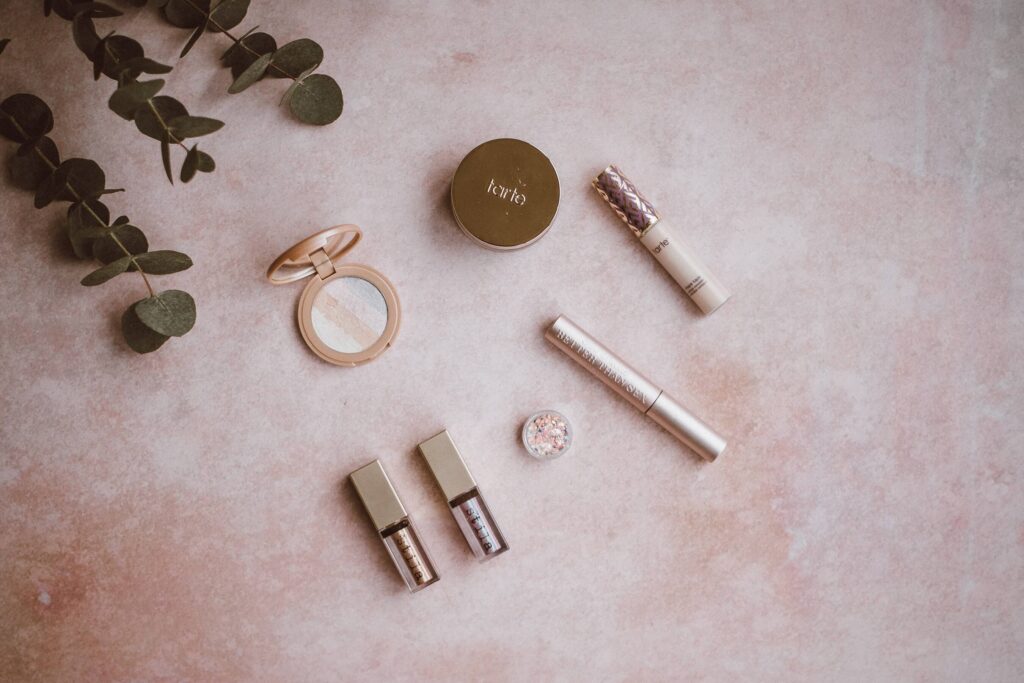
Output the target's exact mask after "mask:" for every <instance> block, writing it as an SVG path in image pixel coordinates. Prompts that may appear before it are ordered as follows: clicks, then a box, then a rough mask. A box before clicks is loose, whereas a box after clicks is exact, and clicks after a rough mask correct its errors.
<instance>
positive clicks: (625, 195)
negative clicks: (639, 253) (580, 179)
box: [593, 166, 661, 237]
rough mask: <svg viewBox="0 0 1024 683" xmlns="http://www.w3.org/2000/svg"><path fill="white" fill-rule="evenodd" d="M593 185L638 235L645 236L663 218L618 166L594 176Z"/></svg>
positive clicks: (610, 167)
mask: <svg viewBox="0 0 1024 683" xmlns="http://www.w3.org/2000/svg"><path fill="white" fill-rule="evenodd" d="M593 185H594V189H595V190H597V192H598V194H600V195H601V196H602V197H604V200H605V201H606V202H608V204H609V206H611V207H612V210H614V211H615V213H616V214H618V216H619V218H621V219H622V220H623V221H624V222H625V223H626V225H628V226H629V229H630V230H632V231H633V233H634V234H635V235H636V236H637V237H643V235H644V233H646V232H647V231H648V230H649V229H650V228H651V226H653V225H654V224H655V223H657V222H658V221H659V220H660V219H661V216H659V215H658V212H657V211H656V210H655V208H654V205H653V204H651V203H650V202H649V201H647V198H646V197H644V196H643V195H642V194H640V190H638V189H636V185H634V184H633V183H631V182H630V181H629V178H627V177H626V176H624V175H623V174H622V171H620V170H619V168H618V167H617V166H609V167H608V168H606V169H604V170H603V171H601V173H600V174H599V175H598V176H597V177H596V178H594V183H593Z"/></svg>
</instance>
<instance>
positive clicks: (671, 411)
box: [544, 315, 726, 461]
mask: <svg viewBox="0 0 1024 683" xmlns="http://www.w3.org/2000/svg"><path fill="white" fill-rule="evenodd" d="M544 337H545V338H546V339H547V340H548V341H549V342H551V343H552V344H554V345H555V346H557V347H558V348H559V349H560V350H561V351H562V352H563V353H565V354H566V355H567V356H569V357H570V358H572V359H573V360H574V361H576V362H577V363H579V364H580V365H582V366H583V367H584V368H586V369H587V371H589V372H590V374H592V375H594V376H595V377H597V378H598V379H600V380H601V381H602V382H604V383H605V384H607V385H608V386H610V387H611V388H612V389H614V390H615V392H616V393H618V394H619V396H622V397H623V398H624V399H626V400H627V401H629V402H630V403H631V404H632V405H633V407H634V408H636V409H637V410H639V411H640V412H642V413H644V414H645V415H647V416H648V417H649V418H651V419H652V420H654V421H655V422H657V423H658V424H659V425H661V426H662V427H663V428H664V429H665V430H666V431H667V432H668V433H669V434H671V435H672V436H674V437H675V438H677V439H679V440H680V441H682V442H683V443H684V444H686V445H687V446H688V447H689V448H691V449H692V450H693V451H694V452H696V453H697V454H699V455H700V456H701V457H702V458H704V459H705V460H708V461H712V460H714V459H715V458H717V457H718V456H719V455H721V454H722V451H724V450H725V446H726V443H725V439H723V438H722V437H721V436H720V435H719V434H718V433H717V432H715V430H714V429H712V428H711V427H709V426H708V425H706V424H705V423H704V422H702V421H701V420H700V419H699V418H698V417H697V416H696V415H694V414H693V413H691V412H690V411H689V410H687V409H686V408H684V407H683V405H682V404H680V403H679V402H678V401H676V400H675V399H674V398H672V397H671V396H669V395H668V394H666V393H665V392H664V391H662V390H661V389H660V388H659V387H658V386H657V385H655V384H654V383H653V382H651V381H650V380H648V379H647V378H646V377H644V376H643V375H641V374H640V373H639V372H637V371H636V370H634V369H633V368H632V366H630V365H629V364H628V363H627V362H626V361H624V360H622V359H621V358H619V357H618V356H616V355H615V354H614V353H612V352H611V351H610V350H609V349H608V348H607V347H606V346H604V345H603V344H601V343H600V342H598V341H597V340H596V339H594V338H593V337H591V336H590V335H589V334H588V333H587V332H586V331H585V330H584V329H583V328H581V327H579V326H578V325H576V324H575V323H574V322H572V321H571V320H569V319H568V318H566V317H565V316H564V315H563V316H559V317H558V319H557V320H555V322H553V323H551V326H550V327H548V329H547V331H546V332H545V333H544Z"/></svg>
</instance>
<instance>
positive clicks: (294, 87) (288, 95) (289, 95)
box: [281, 67, 316, 104]
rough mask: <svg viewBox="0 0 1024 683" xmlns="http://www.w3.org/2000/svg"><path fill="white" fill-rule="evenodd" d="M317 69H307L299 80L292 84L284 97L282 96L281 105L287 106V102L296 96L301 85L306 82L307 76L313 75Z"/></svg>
mask: <svg viewBox="0 0 1024 683" xmlns="http://www.w3.org/2000/svg"><path fill="white" fill-rule="evenodd" d="M315 69H316V67H313V68H312V69H306V70H305V71H303V72H302V73H301V74H300V75H299V77H298V78H296V79H295V80H294V81H292V84H291V85H289V86H288V89H287V90H285V91H284V95H281V104H285V103H286V102H288V100H290V99H291V98H292V95H293V94H295V91H296V90H298V88H299V86H300V85H302V81H304V80H306V76H308V75H309V74H311V73H313V71H314V70H315Z"/></svg>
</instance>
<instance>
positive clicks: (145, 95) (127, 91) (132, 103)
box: [107, 78, 164, 121]
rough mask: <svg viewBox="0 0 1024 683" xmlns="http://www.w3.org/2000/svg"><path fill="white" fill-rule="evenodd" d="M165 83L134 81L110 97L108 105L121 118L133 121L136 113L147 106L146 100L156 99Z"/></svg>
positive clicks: (160, 81) (156, 80) (159, 80)
mask: <svg viewBox="0 0 1024 683" xmlns="http://www.w3.org/2000/svg"><path fill="white" fill-rule="evenodd" d="M163 87H164V82H163V81H162V80H161V79H159V78H157V79H155V80H152V81H133V82H132V83H129V84H128V85H122V86H121V87H120V88H118V89H117V90H115V91H114V94H113V95H111V96H110V100H108V102H107V104H108V105H109V107H110V108H111V109H112V110H113V111H114V112H115V113H116V114H117V115H118V116H120V117H121V118H123V119H127V120H128V121H131V120H132V118H134V116H135V112H137V111H138V110H139V107H142V106H144V105H145V104H146V100H148V99H150V98H153V97H156V94H157V93H158V92H160V89H161V88H163Z"/></svg>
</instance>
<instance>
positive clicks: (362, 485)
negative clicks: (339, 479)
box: [348, 460, 409, 531]
mask: <svg viewBox="0 0 1024 683" xmlns="http://www.w3.org/2000/svg"><path fill="white" fill-rule="evenodd" d="M348 476H349V479H351V480H352V485H353V486H354V487H355V489H356V493H358V494H359V499H360V500H362V501H363V507H365V508H366V512H367V514H369V515H370V521H371V522H373V525H374V526H375V527H377V531H383V530H384V529H387V528H388V527H389V526H391V525H392V524H397V523H398V522H400V521H402V520H403V519H405V518H406V517H408V516H409V513H407V512H406V511H405V506H404V505H402V501H401V500H399V498H398V492H397V491H395V487H394V486H392V485H391V480H390V479H388V475H387V473H386V472H385V471H384V467H383V466H382V465H381V464H380V460H374V461H373V462H371V463H370V464H369V465H365V466H363V467H360V468H359V469H358V470H356V471H355V472H353V473H352V474H350V475H348Z"/></svg>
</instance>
